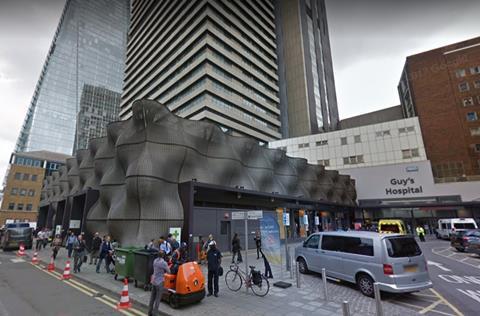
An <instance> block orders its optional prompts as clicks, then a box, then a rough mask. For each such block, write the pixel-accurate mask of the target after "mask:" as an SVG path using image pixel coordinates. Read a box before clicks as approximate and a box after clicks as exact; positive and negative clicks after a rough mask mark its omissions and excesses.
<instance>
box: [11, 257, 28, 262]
mask: <svg viewBox="0 0 480 316" xmlns="http://www.w3.org/2000/svg"><path fill="white" fill-rule="evenodd" d="M10 261H11V262H13V263H20V262H25V260H23V259H22V258H14V259H10Z"/></svg>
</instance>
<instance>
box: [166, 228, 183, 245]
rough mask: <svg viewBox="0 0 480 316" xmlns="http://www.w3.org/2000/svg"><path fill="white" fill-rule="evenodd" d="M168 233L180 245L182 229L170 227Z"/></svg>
mask: <svg viewBox="0 0 480 316" xmlns="http://www.w3.org/2000/svg"><path fill="white" fill-rule="evenodd" d="M168 232H169V233H170V234H172V236H173V237H174V238H175V240H176V241H178V242H179V243H181V242H182V241H181V237H182V229H181V228H180V227H170V228H169V230H168Z"/></svg>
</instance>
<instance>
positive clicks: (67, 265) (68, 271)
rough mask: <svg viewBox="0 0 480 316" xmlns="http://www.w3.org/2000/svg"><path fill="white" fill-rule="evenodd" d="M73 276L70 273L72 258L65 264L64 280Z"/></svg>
mask: <svg viewBox="0 0 480 316" xmlns="http://www.w3.org/2000/svg"><path fill="white" fill-rule="evenodd" d="M71 277H72V275H71V274H70V260H67V262H66V264H65V270H63V276H62V280H69V279H70V278H71Z"/></svg>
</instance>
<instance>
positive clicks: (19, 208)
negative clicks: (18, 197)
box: [17, 203, 23, 211]
mask: <svg viewBox="0 0 480 316" xmlns="http://www.w3.org/2000/svg"><path fill="white" fill-rule="evenodd" d="M17 210H19V211H23V203H18V204H17Z"/></svg>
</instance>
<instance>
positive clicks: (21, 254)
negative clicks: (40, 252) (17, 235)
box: [17, 244, 25, 257]
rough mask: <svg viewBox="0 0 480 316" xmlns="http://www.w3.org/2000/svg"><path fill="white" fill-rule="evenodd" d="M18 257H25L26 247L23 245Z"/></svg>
mask: <svg viewBox="0 0 480 316" xmlns="http://www.w3.org/2000/svg"><path fill="white" fill-rule="evenodd" d="M17 256H18V257H23V256H25V246H24V245H23V244H20V249H19V250H18V252H17Z"/></svg>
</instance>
